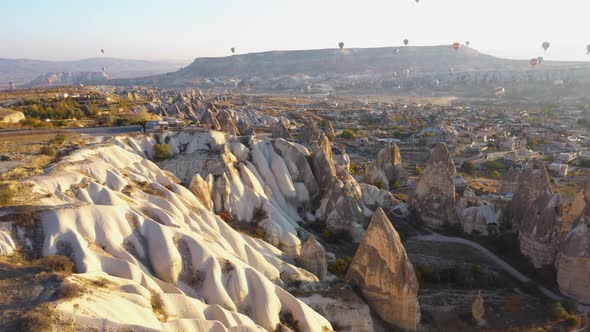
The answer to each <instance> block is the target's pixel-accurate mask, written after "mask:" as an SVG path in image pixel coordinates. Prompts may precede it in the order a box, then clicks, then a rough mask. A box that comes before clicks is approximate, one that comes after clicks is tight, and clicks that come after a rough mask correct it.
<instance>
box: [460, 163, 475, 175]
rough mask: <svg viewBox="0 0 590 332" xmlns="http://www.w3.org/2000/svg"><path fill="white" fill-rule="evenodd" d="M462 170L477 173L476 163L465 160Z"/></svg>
mask: <svg viewBox="0 0 590 332" xmlns="http://www.w3.org/2000/svg"><path fill="white" fill-rule="evenodd" d="M461 172H463V173H465V174H469V175H472V174H473V173H475V165H474V164H473V163H472V162H470V161H465V162H463V164H461Z"/></svg>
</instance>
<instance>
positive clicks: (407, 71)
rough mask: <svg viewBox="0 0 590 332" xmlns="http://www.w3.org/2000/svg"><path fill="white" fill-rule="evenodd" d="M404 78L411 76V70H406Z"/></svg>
mask: <svg viewBox="0 0 590 332" xmlns="http://www.w3.org/2000/svg"><path fill="white" fill-rule="evenodd" d="M404 76H406V77H409V76H410V70H409V69H406V70H404Z"/></svg>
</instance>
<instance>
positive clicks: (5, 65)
mask: <svg viewBox="0 0 590 332" xmlns="http://www.w3.org/2000/svg"><path fill="white" fill-rule="evenodd" d="M184 65H186V63H183V62H181V61H145V60H127V59H116V58H90V59H83V60H76V61H43V60H28V59H2V58H0V89H2V88H4V87H5V86H7V84H8V82H15V83H16V84H17V85H22V84H25V83H28V82H29V81H31V80H34V79H35V78H37V77H39V76H41V75H46V74H49V73H88V72H97V73H99V72H101V70H102V68H103V67H104V68H105V72H106V73H107V74H108V75H109V76H111V77H113V78H134V77H141V76H149V75H156V74H163V73H167V72H172V71H176V70H178V69H179V68H181V67H182V66H184Z"/></svg>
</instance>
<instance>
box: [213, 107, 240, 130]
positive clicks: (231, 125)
mask: <svg viewBox="0 0 590 332" xmlns="http://www.w3.org/2000/svg"><path fill="white" fill-rule="evenodd" d="M216 119H217V123H219V130H221V131H223V132H226V133H228V134H230V135H234V136H237V135H240V131H239V130H238V126H237V125H236V122H235V121H234V119H233V118H232V116H231V115H230V114H229V112H227V111H226V110H223V111H220V112H219V114H217V117H216Z"/></svg>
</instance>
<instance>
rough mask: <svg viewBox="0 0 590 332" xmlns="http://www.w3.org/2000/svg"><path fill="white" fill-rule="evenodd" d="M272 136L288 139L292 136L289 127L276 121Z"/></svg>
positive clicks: (291, 138)
mask: <svg viewBox="0 0 590 332" xmlns="http://www.w3.org/2000/svg"><path fill="white" fill-rule="evenodd" d="M272 138H283V139H286V140H290V141H292V140H293V136H291V133H290V132H289V129H288V128H287V126H285V124H284V123H282V122H278V123H277V125H276V126H275V127H274V128H273V130H272Z"/></svg>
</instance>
